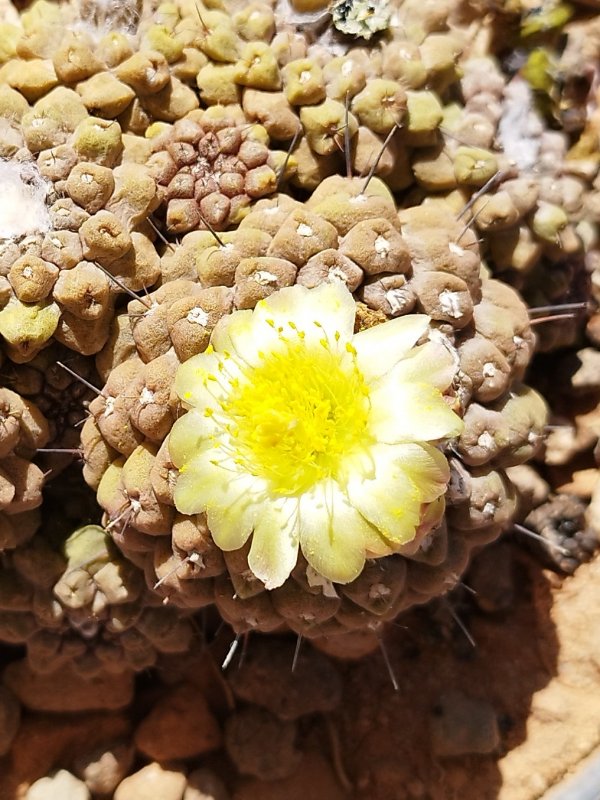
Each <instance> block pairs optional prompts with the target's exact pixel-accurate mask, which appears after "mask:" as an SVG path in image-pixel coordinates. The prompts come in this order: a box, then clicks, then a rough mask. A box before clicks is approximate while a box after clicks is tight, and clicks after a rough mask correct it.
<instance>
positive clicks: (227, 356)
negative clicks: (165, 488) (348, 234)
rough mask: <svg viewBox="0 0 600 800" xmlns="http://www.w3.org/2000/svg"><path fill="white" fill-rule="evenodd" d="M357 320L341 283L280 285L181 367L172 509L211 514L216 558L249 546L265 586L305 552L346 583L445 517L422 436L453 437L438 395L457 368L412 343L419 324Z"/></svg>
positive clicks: (436, 349) (439, 468) (437, 460)
mask: <svg viewBox="0 0 600 800" xmlns="http://www.w3.org/2000/svg"><path fill="white" fill-rule="evenodd" d="M355 310H356V307H355V303H354V300H353V298H352V295H351V294H350V293H349V292H348V290H347V289H346V288H345V286H344V285H343V284H342V283H341V282H335V283H331V284H323V285H321V286H319V287H317V288H316V289H306V288H304V287H302V286H293V287H290V288H287V289H282V290H281V291H279V292H276V293H275V294H273V295H272V296H270V297H269V298H268V299H266V300H263V301H261V302H260V303H259V304H258V305H257V306H256V308H255V310H254V311H237V312H235V313H234V314H231V315H230V316H228V317H225V318H223V319H221V320H220V322H219V323H218V325H217V326H216V328H215V329H214V331H213V334H212V337H211V345H210V346H209V348H208V349H207V351H206V352H204V353H201V354H200V355H197V356H194V357H193V358H191V359H189V361H186V362H185V363H184V364H182V365H181V367H180V368H179V370H178V372H177V377H176V382H175V388H176V391H177V393H178V395H179V397H180V398H181V400H182V401H183V403H184V405H185V406H186V407H187V408H189V411H188V412H187V414H185V415H184V416H183V417H182V418H181V419H179V420H178V421H177V422H176V423H175V425H174V426H173V429H172V431H171V434H170V439H169V451H170V454H171V458H172V459H173V461H174V463H175V465H176V466H177V467H178V468H179V477H178V480H177V485H176V487H175V505H176V507H177V509H178V510H179V511H180V512H181V513H183V514H197V513H200V512H206V514H207V521H208V525H209V528H210V530H211V533H212V536H213V538H214V540H215V542H216V544H217V545H218V546H219V547H220V548H221V549H222V550H226V551H228V550H236V549H238V548H240V547H242V546H243V545H244V544H245V542H246V541H247V540H248V538H249V537H250V536H252V542H251V546H250V552H249V556H248V564H249V567H250V569H251V570H252V572H253V573H254V574H255V575H256V576H257V577H258V578H259V579H260V580H261V581H263V582H264V584H265V586H266V588H267V589H274V588H276V587H278V586H281V584H282V583H283V582H284V581H285V580H286V578H287V577H288V576H289V574H290V572H291V571H292V569H293V568H294V566H295V565H296V561H297V558H298V547H300V549H301V550H302V553H303V554H304V556H305V558H306V560H307V561H308V563H309V564H310V566H311V567H312V568H313V569H314V570H316V572H317V573H319V574H320V575H322V576H323V577H324V578H326V579H328V580H330V581H335V582H338V583H348V582H350V581H352V580H354V578H356V577H357V576H358V575H359V574H360V572H361V571H362V569H363V566H364V562H365V559H366V558H374V557H379V556H383V555H388V554H390V553H392V552H397V551H399V550H400V549H401V548H402V547H403V546H405V545H406V544H407V543H410V542H411V541H413V540H414V539H415V537H416V536H417V535H418V534H420V533H422V531H423V530H424V528H425V527H427V529H430V528H431V527H432V526H433V525H435V524H436V523H437V522H438V521H439V518H440V516H441V514H442V513H443V494H444V492H445V490H446V486H447V483H448V479H449V471H448V464H447V461H446V459H445V457H444V455H443V454H442V453H441V452H440V450H439V449H437V448H436V447H435V446H434V445H433V444H431V442H435V443H438V442H440V441H441V440H444V439H447V438H448V437H452V436H456V435H457V434H458V433H460V431H461V429H462V421H461V420H460V419H459V417H457V416H456V414H454V412H453V411H452V410H451V409H450V408H449V406H448V405H447V403H446V402H445V401H444V399H443V397H442V391H444V390H445V389H447V388H448V386H449V385H450V383H451V382H452V380H453V377H454V374H455V371H456V366H455V363H454V358H453V356H452V354H451V353H450V352H449V351H448V350H447V349H446V348H445V347H444V346H443V345H442V344H440V343H439V342H435V341H427V342H426V343H425V344H423V345H421V346H416V342H417V341H418V340H419V339H420V338H421V337H422V336H423V335H424V334H425V333H426V332H427V330H428V328H429V322H430V320H429V317H427V316H425V315H422V314H413V315H410V316H405V317H399V318H397V319H394V320H391V321H390V322H386V323H384V324H382V325H378V326H376V327H374V328H370V329H369V330H366V331H362V332H361V333H358V334H354V333H353V330H354V317H355Z"/></svg>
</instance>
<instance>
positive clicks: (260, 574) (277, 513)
mask: <svg viewBox="0 0 600 800" xmlns="http://www.w3.org/2000/svg"><path fill="white" fill-rule="evenodd" d="M297 560H298V500H297V499H296V498H285V499H280V500H274V501H272V502H271V503H269V504H265V505H264V506H262V507H261V509H260V513H259V516H258V519H257V521H256V525H255V526H254V533H253V534H252V545H251V546H250V553H249V554H248V566H249V567H250V569H251V570H252V572H253V573H254V574H255V575H256V577H257V578H259V579H260V580H261V581H262V582H263V583H264V584H265V588H266V589H277V587H278V586H281V585H282V584H283V583H284V582H285V581H286V580H287V579H288V578H289V576H290V573H291V571H292V570H293V569H294V567H295V566H296V562H297Z"/></svg>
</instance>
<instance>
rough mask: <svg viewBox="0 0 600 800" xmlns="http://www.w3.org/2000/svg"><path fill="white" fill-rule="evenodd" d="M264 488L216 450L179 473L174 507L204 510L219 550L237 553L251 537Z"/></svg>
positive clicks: (184, 510)
mask: <svg viewBox="0 0 600 800" xmlns="http://www.w3.org/2000/svg"><path fill="white" fill-rule="evenodd" d="M263 489H264V485H263V483H262V482H261V481H257V480H256V479H255V478H254V477H253V476H251V475H249V474H248V473H246V472H243V471H241V470H240V469H239V467H237V466H236V465H235V463H234V462H232V461H231V460H230V459H229V460H228V459H227V458H225V457H224V456H223V455H222V453H221V452H220V451H219V450H218V449H216V448H215V449H212V450H209V451H206V452H204V453H201V454H200V455H199V456H197V457H196V458H195V459H194V460H193V461H191V462H190V463H189V464H186V466H185V467H184V469H183V471H182V472H180V474H179V477H178V479H177V485H176V486H175V507H176V508H177V510H178V511H179V512H181V513H182V514H190V515H191V514H199V513H201V512H203V511H206V514H207V521H208V526H209V528H210V530H211V533H212V535H213V539H214V540H215V542H216V543H217V545H218V546H219V547H220V548H221V549H222V550H237V549H238V548H239V547H241V546H242V545H243V544H244V542H245V541H246V539H247V538H248V536H249V535H250V533H251V531H252V528H253V526H254V523H255V521H256V517H257V513H258V510H259V508H260V505H261V503H263V502H264V500H265V494H264V491H263Z"/></svg>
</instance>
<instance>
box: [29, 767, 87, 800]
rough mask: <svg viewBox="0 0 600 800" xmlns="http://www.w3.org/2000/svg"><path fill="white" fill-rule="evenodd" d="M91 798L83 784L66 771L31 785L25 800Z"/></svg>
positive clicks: (63, 770) (84, 799)
mask: <svg viewBox="0 0 600 800" xmlns="http://www.w3.org/2000/svg"><path fill="white" fill-rule="evenodd" d="M91 797H92V796H91V794H90V792H89V790H88V788H87V786H86V785H85V783H84V782H83V781H80V780H79V779H78V778H76V777H75V776H74V775H71V773H70V772H67V770H66V769H61V770H59V771H58V772H56V773H55V774H54V775H52V776H51V777H48V778H40V779H39V781H36V782H35V783H32V784H31V786H30V787H29V789H28V791H27V794H26V795H25V798H26V800H91Z"/></svg>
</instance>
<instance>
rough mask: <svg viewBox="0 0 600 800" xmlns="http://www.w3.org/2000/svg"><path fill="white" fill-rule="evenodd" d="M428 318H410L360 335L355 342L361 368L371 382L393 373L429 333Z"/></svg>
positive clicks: (377, 327)
mask: <svg viewBox="0 0 600 800" xmlns="http://www.w3.org/2000/svg"><path fill="white" fill-rule="evenodd" d="M429 322H430V319H429V317H428V316H427V315H426V314H408V315H407V316H405V317H396V319H391V320H389V322H383V323H382V324H381V325H374V326H373V327H372V328H367V330H364V331H361V332H360V333H357V334H356V336H355V337H354V338H353V340H352V344H353V345H354V347H355V348H356V353H357V362H358V368H359V369H360V371H361V372H362V374H363V375H364V378H365V380H366V381H367V382H370V381H374V380H376V379H377V378H380V377H381V376H382V375H385V374H386V373H387V372H389V371H390V370H391V369H392V367H394V366H395V365H396V364H397V363H398V361H400V359H401V358H404V356H405V355H406V354H407V353H408V352H409V350H410V349H411V347H414V346H415V344H416V342H417V341H418V340H419V339H420V338H421V336H422V335H423V334H424V333H425V331H426V330H427V327H428V325H429Z"/></svg>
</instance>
